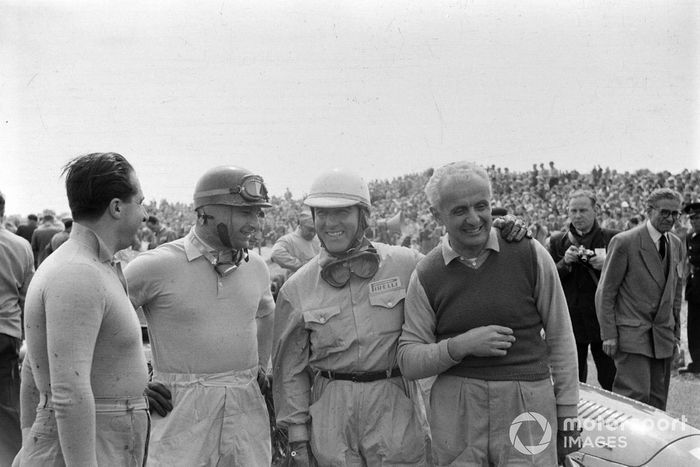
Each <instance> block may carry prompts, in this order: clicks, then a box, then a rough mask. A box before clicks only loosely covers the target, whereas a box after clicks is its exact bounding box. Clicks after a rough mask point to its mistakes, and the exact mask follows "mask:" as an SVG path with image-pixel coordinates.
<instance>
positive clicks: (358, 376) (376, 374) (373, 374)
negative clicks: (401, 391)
mask: <svg viewBox="0 0 700 467" xmlns="http://www.w3.org/2000/svg"><path fill="white" fill-rule="evenodd" d="M321 376H323V377H324V378H326V379H330V380H334V379H337V380H341V381H352V382H354V383H371V382H372V381H379V380H380V379H388V378H395V377H397V376H401V370H399V369H398V368H394V369H392V370H387V371H370V372H367V373H339V372H336V371H330V370H321Z"/></svg>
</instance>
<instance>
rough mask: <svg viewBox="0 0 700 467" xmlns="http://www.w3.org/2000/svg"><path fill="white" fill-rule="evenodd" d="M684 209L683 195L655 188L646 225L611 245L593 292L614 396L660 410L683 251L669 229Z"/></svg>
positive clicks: (675, 327)
mask: <svg viewBox="0 0 700 467" xmlns="http://www.w3.org/2000/svg"><path fill="white" fill-rule="evenodd" d="M680 209H681V195H680V194H679V193H678V192H676V191H674V190H671V189H669V188H659V189H657V190H654V191H653V192H652V193H651V194H650V195H649V197H648V198H647V211H646V212H647V216H648V221H647V222H646V223H644V224H642V225H640V226H639V227H636V228H634V229H632V230H628V231H626V232H622V233H620V234H618V235H616V236H615V237H613V239H612V240H611V242H610V246H609V248H608V256H607V258H606V260H605V264H604V266H603V272H602V275H601V278H600V284H599V285H598V290H597V292H596V313H597V315H598V321H599V322H600V329H601V338H602V339H603V351H604V352H605V353H606V354H608V355H610V356H611V357H613V358H614V359H615V364H616V366H617V373H616V375H615V380H614V382H613V392H616V393H618V394H622V395H624V396H627V397H629V398H632V399H635V400H638V401H641V402H644V403H647V404H649V405H652V406H654V407H657V408H659V409H661V410H665V409H666V399H667V396H668V386H669V382H670V378H671V363H672V360H673V356H674V353H675V352H677V351H678V348H679V344H680V310H681V301H682V299H683V296H682V282H683V281H682V271H683V267H684V260H685V249H684V248H683V245H682V242H681V240H680V239H679V238H678V237H677V236H676V235H674V234H672V233H671V232H670V230H671V228H672V227H673V225H674V223H675V222H676V220H677V219H678V216H679V215H680Z"/></svg>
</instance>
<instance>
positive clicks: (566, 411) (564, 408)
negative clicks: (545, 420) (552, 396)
mask: <svg viewBox="0 0 700 467" xmlns="http://www.w3.org/2000/svg"><path fill="white" fill-rule="evenodd" d="M562 417H566V418H575V417H578V405H557V418H562Z"/></svg>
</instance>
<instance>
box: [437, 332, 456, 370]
mask: <svg viewBox="0 0 700 467" xmlns="http://www.w3.org/2000/svg"><path fill="white" fill-rule="evenodd" d="M450 339H451V338H450ZM450 339H445V340H441V341H440V342H438V353H439V355H440V364H441V365H444V366H446V367H447V368H450V367H452V366H454V365H456V364H458V363H459V362H461V360H455V359H454V358H452V355H450V351H449V350H448V349H447V343H448V342H449V341H450Z"/></svg>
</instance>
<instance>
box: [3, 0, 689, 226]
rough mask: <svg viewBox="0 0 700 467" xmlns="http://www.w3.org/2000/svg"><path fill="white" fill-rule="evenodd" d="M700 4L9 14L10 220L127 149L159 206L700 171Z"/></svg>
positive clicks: (163, 7)
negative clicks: (318, 184) (203, 190)
mask: <svg viewBox="0 0 700 467" xmlns="http://www.w3.org/2000/svg"><path fill="white" fill-rule="evenodd" d="M699 26H700V2H697V1H695V0H689V1H670V0H668V1H661V0H658V1H649V0H646V1H645V0H627V1H621V0H619V1H611V0H569V1H560V0H548V1H545V0H538V1H533V0H528V1H522V0H511V1H505V0H496V1H494V0H483V1H482V0H472V1H442V2H439V1H426V0H420V1H416V0H396V1H357V0H353V1H342V2H341V1H322V0H317V1H309V0H306V1H279V2H262V1H229V0H219V1H216V2H213V1H198V2H191V1H185V0H176V1H161V2H147V1H144V0H139V1H119V2H107V1H75V0H71V1H44V2H37V1H26V0H25V1H21V0H20V1H7V0H0V117H1V120H0V157H1V163H0V190H1V191H3V192H4V194H5V196H6V198H7V209H6V210H7V214H23V215H26V214H28V213H30V212H40V211H42V210H43V209H45V208H51V209H54V210H56V211H58V212H65V211H67V202H66V200H65V191H64V188H63V184H62V182H63V180H62V179H61V178H60V176H59V174H60V168H61V166H63V165H64V164H65V163H66V162H67V161H68V160H69V159H70V158H72V157H74V156H76V155H79V154H83V153H87V152H98V151H115V152H119V153H121V154H123V155H124V156H125V157H127V159H129V160H130V161H131V163H132V164H133V165H134V166H135V168H136V170H137V173H138V175H139V178H140V179H141V184H142V186H143V190H144V193H145V195H146V198H147V199H149V200H150V199H156V200H160V199H162V198H166V199H168V200H171V201H185V202H188V201H190V199H191V195H192V190H193V187H194V183H195V181H196V179H197V178H198V177H199V175H201V174H202V173H203V172H204V171H205V170H206V169H208V168H210V167H213V166H216V165H222V164H233V165H241V166H243V167H246V168H249V169H251V170H253V171H256V172H259V173H260V174H261V175H263V177H264V178H265V181H266V182H267V185H268V187H269V189H270V191H271V193H273V194H278V195H281V194H283V192H284V190H285V188H287V187H289V188H290V189H291V191H292V193H293V194H294V195H295V196H301V195H302V194H303V192H304V191H305V190H306V189H307V187H308V186H309V185H310V182H311V180H312V178H313V177H314V176H315V175H317V174H318V173H320V172H321V171H323V170H325V169H328V168H332V167H336V166H348V167H349V166H352V167H354V168H355V169H356V170H357V171H358V172H360V173H361V174H363V175H364V176H365V177H366V178H367V179H369V180H373V179H385V178H392V177H394V176H399V175H403V174H406V173H412V172H417V171H422V170H424V169H426V168H428V167H431V166H438V165H441V164H443V163H446V162H449V161H453V160H458V159H472V160H477V161H480V162H482V163H484V164H496V165H497V166H501V167H509V168H511V169H512V170H519V171H522V170H527V169H529V168H530V167H531V166H532V164H533V163H538V164H539V163H540V162H544V163H545V165H546V164H547V162H548V161H550V160H552V161H554V162H555V163H556V165H557V167H559V168H561V169H565V170H572V169H577V170H580V171H586V172H587V171H589V170H590V169H591V168H592V167H593V166H594V165H595V164H600V165H602V166H603V167H606V166H609V167H611V168H616V169H618V170H636V169H640V168H648V169H651V170H653V171H660V170H669V171H671V172H673V173H678V172H680V171H681V170H683V169H684V168H688V169H700V151H699V146H700V145H699V142H700V139H699V137H698V131H699V129H700V127H699V122H700V119H699V118H698V117H699V114H700V112H699V110H700V96H699V94H700V50H699V49H700V48H699V47H698V41H699V40H700V32H699V31H700V30H699Z"/></svg>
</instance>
